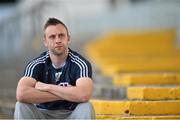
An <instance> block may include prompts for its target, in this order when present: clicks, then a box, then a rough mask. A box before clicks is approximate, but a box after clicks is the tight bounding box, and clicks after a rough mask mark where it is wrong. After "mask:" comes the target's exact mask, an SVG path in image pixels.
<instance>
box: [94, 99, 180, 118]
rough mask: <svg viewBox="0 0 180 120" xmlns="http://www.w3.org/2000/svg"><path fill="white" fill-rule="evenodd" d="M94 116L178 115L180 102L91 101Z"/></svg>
mask: <svg viewBox="0 0 180 120" xmlns="http://www.w3.org/2000/svg"><path fill="white" fill-rule="evenodd" d="M91 102H92V104H93V106H94V108H95V112H96V114H111V115H125V114H129V115H176V114H180V101H179V100H168V101H118V100H117V101H115V100H114V101H112V100H91Z"/></svg>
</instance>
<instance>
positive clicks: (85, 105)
mask: <svg viewBox="0 0 180 120" xmlns="http://www.w3.org/2000/svg"><path fill="white" fill-rule="evenodd" d="M77 107H78V108H79V109H83V110H86V111H87V110H89V111H90V112H91V111H92V110H94V108H93V105H92V104H91V103H90V102H85V103H80V104H78V106H77Z"/></svg>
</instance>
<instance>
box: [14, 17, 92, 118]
mask: <svg viewBox="0 0 180 120" xmlns="http://www.w3.org/2000/svg"><path fill="white" fill-rule="evenodd" d="M69 42H70V36H69V33H68V29H67V27H66V25H65V24H64V23H63V22H61V21H60V20H58V19H56V18H49V19H48V21H47V22H46V24H45V25H44V45H45V47H47V49H48V51H46V52H44V53H42V54H41V55H40V56H39V57H37V58H35V59H33V60H32V61H31V62H30V63H29V64H28V65H27V66H26V69H25V71H24V76H23V77H22V78H21V79H20V80H19V83H18V86H17V91H16V98H17V103H16V106H15V113H14V118H15V119H94V117H95V116H94V109H93V106H92V105H91V104H90V103H89V102H88V100H89V99H90V97H91V95H92V91H93V82H92V79H91V78H92V68H91V65H90V63H89V62H88V61H87V60H86V59H85V58H83V57H82V56H81V55H79V54H78V53H77V52H75V51H73V50H71V49H70V48H68V45H69Z"/></svg>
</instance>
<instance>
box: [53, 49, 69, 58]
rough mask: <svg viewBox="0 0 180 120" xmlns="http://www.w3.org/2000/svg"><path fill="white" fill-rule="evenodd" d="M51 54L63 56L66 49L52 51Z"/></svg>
mask: <svg viewBox="0 0 180 120" xmlns="http://www.w3.org/2000/svg"><path fill="white" fill-rule="evenodd" d="M51 52H52V54H53V55H55V56H63V55H64V54H66V49H65V48H63V49H61V50H60V49H51Z"/></svg>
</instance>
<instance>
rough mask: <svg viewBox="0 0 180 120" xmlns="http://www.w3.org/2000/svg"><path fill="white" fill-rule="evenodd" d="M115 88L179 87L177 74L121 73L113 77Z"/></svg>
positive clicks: (178, 74) (179, 75)
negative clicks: (138, 86) (143, 86)
mask: <svg viewBox="0 0 180 120" xmlns="http://www.w3.org/2000/svg"><path fill="white" fill-rule="evenodd" d="M112 82H113V84H114V85H115V86H130V85H131V86H132V85H180V73H179V72H141V73H138V72H137V73H122V74H116V75H114V76H113V81H112Z"/></svg>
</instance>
